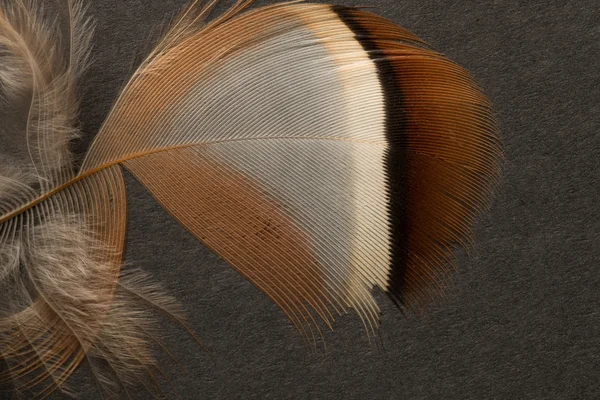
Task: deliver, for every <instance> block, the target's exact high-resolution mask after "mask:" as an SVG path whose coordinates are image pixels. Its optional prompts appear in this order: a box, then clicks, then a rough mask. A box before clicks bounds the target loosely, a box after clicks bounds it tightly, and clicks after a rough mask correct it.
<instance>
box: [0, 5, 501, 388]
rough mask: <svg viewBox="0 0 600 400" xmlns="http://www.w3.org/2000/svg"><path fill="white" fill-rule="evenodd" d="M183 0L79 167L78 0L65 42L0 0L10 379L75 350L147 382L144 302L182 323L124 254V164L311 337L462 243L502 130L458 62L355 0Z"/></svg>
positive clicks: (398, 298)
mask: <svg viewBox="0 0 600 400" xmlns="http://www.w3.org/2000/svg"><path fill="white" fill-rule="evenodd" d="M197 3H198V2H197V1H196V2H194V3H193V4H192V5H191V6H190V7H188V8H187V9H185V10H184V11H183V12H182V14H181V15H180V17H179V18H178V19H176V20H175V22H174V23H173V24H172V25H171V27H170V29H169V30H168V31H167V32H166V33H165V35H164V36H163V38H162V39H161V40H160V41H159V42H158V44H157V45H156V47H155V49H154V50H153V51H152V52H151V53H150V54H149V55H148V57H147V58H146V60H144V62H143V63H142V64H141V66H140V67H139V69H138V70H137V71H136V72H135V73H134V75H133V76H132V78H131V79H130V81H129V82H128V83H127V85H126V86H125V88H124V89H123V91H122V93H121V95H120V96H119V98H118V99H117V101H116V102H115V104H114V106H113V108H112V110H111V111H110V113H109V115H108V117H107V119H106V121H105V122H104V124H103V125H102V127H101V129H100V131H99V132H98V134H97V135H96V137H95V139H94V141H93V143H92V145H91V147H90V149H89V151H88V153H87V155H86V157H85V159H84V160H83V163H82V165H81V168H80V170H79V171H77V172H75V171H74V169H73V163H72V161H71V158H70V155H68V154H67V153H66V150H65V149H66V147H65V143H66V141H67V140H68V139H69V138H71V137H72V136H73V132H75V131H76V128H74V127H73V120H74V115H75V112H76V99H75V97H74V85H75V83H74V82H75V81H76V77H77V76H78V74H80V71H81V68H80V67H81V66H82V65H85V59H86V54H87V52H86V50H85V44H86V43H88V42H89V37H90V36H89V33H86V32H87V31H86V29H87V28H89V26H90V24H89V22H87V19H86V18H85V17H83V16H81V15H82V10H83V7H82V5H81V3H78V2H77V3H72V4H71V3H70V7H69V10H70V13H69V14H70V17H71V21H72V22H71V30H70V31H71V40H70V48H71V50H70V52H69V54H70V55H69V56H68V60H69V61H68V62H65V60H64V59H61V58H59V56H58V52H57V51H48V50H49V49H57V48H58V46H57V45H56V43H53V42H52V39H51V38H52V35H50V33H49V32H51V31H52V28H50V27H47V26H46V25H44V24H40V23H39V21H37V20H36V19H35V18H34V17H32V15H34V14H35V12H33V11H31V8H30V7H29V6H28V7H26V6H25V5H23V4H22V3H18V4H19V6H17V7H16V8H15V9H13V11H11V12H3V13H2V14H0V17H1V18H0V21H1V22H0V36H2V37H3V38H2V39H0V40H3V41H2V42H0V43H3V44H4V43H8V44H9V45H3V47H0V48H2V49H3V50H2V52H0V57H3V56H4V54H8V55H6V57H9V58H10V62H9V63H7V67H5V68H3V69H0V82H1V83H2V85H3V87H6V92H7V93H8V95H7V96H8V97H9V98H10V96H14V94H15V93H19V91H26V92H27V91H28V92H29V93H30V95H31V98H32V99H33V100H32V102H31V107H30V108H29V110H30V112H29V114H30V115H32V117H31V118H29V119H28V126H27V129H26V132H25V137H26V138H27V140H28V149H29V153H30V156H31V157H30V164H31V166H30V167H28V168H29V169H27V168H24V169H22V170H21V169H19V170H16V171H9V172H6V173H5V177H4V178H2V180H0V189H1V190H2V192H0V205H1V206H2V208H0V242H1V243H2V246H3V247H2V248H3V249H5V250H3V251H2V252H1V253H0V257H1V258H0V260H1V261H2V262H3V264H2V266H1V267H0V278H2V281H3V285H7V286H10V288H11V290H10V296H11V297H10V301H9V303H8V304H9V306H10V307H8V308H6V309H7V310H8V313H7V315H5V316H4V317H5V321H6V322H5V323H4V324H3V326H7V328H6V329H3V330H2V331H1V332H0V351H2V355H3V357H4V358H5V359H8V360H9V364H10V365H11V366H12V367H11V368H10V369H9V374H11V376H12V379H15V380H19V379H21V380H24V382H25V383H24V388H29V387H32V386H36V385H38V384H39V383H40V382H41V381H42V380H50V381H51V384H49V386H47V388H46V389H44V390H43V391H42V392H40V394H41V395H44V394H45V393H47V391H46V390H52V389H53V388H55V387H61V388H64V384H65V382H66V380H67V378H68V376H69V375H70V374H71V373H72V372H73V370H74V369H75V368H76V367H77V365H78V364H79V363H80V362H81V361H82V360H83V359H87V360H88V362H89V364H90V365H91V366H92V369H93V370H94V371H96V370H97V372H96V373H97V380H98V381H99V382H100V384H101V387H102V388H103V389H102V390H103V391H104V393H105V394H106V395H107V396H114V395H116V393H117V392H118V390H120V388H122V387H123V386H126V385H127V383H126V382H131V381H136V380H137V381H141V382H142V383H143V378H142V377H141V376H142V375H143V373H144V372H145V371H147V370H149V369H150V367H151V366H152V365H153V361H152V357H151V354H150V351H149V349H148V342H149V341H150V339H149V338H151V337H153V335H154V333H153V332H152V329H151V327H152V323H151V322H150V321H151V320H152V319H151V318H152V317H151V315H150V314H148V313H146V312H144V311H143V308H139V304H137V303H136V301H138V302H139V301H140V300H144V301H145V302H146V303H151V304H154V305H155V306H156V307H158V308H159V309H161V310H162V311H166V312H167V313H169V314H171V315H173V316H175V317H176V319H177V320H178V321H181V322H182V323H183V324H184V326H185V322H183V315H182V313H181V310H180V309H179V307H178V306H177V304H176V303H175V302H174V301H173V300H172V298H170V297H169V296H167V295H164V294H162V292H161V291H160V290H158V289H155V288H154V287H153V286H151V285H150V288H148V285H149V284H147V283H145V282H146V281H145V280H142V282H138V281H136V279H130V280H129V281H127V279H124V277H123V276H122V275H123V274H122V272H120V264H121V256H122V250H123V244H124V240H125V224H124V221H125V208H126V200H125V186H124V183H123V177H122V168H126V169H127V170H128V171H129V172H131V173H132V174H133V175H134V176H135V177H136V179H138V180H139V181H140V182H141V183H142V184H143V185H144V186H145V187H146V188H147V189H148V190H149V192H150V193H151V194H152V195H153V196H154V197H155V198H156V200H157V201H158V202H159V203H160V204H161V205H162V206H163V207H164V208H165V209H166V210H167V211H168V212H169V213H170V214H171V215H172V216H173V218H175V219H176V220H177V221H178V222H179V223H180V224H181V225H182V226H183V227H184V228H186V229H187V230H188V231H189V232H190V233H192V234H193V235H194V236H195V237H197V238H198V239H199V240H200V241H201V242H202V243H204V244H205V245H206V246H208V247H209V248H211V249H212V250H214V251H215V252H216V253H217V254H219V255H220V256H221V257H223V259H225V260H226V261H227V262H228V264H229V265H230V266H231V267H232V268H234V269H236V270H237V271H239V272H240V273H241V274H242V275H243V276H245V277H246V278H247V279H248V280H250V281H251V282H252V283H254V284H255V285H256V286H257V287H258V288H260V289H261V290H262V291H263V292H264V293H265V294H266V295H267V296H269V297H270V298H271V299H272V300H273V302H274V303H275V304H277V305H278V306H279V307H280V308H281V309H282V311H283V312H284V313H285V314H286V315H287V316H288V317H289V318H290V320H291V322H292V323H293V324H294V325H295V326H296V328H297V329H298V331H299V332H300V334H301V335H302V337H303V338H304V339H305V340H306V341H307V343H309V344H313V343H315V340H316V338H317V337H318V336H319V335H320V334H321V331H322V329H323V328H324V327H326V328H329V329H331V328H332V326H333V323H334V320H335V318H336V316H337V315H339V314H341V313H344V312H346V311H347V310H348V309H353V310H355V311H356V312H357V314H358V315H359V317H360V318H361V319H362V321H363V324H364V327H365V330H366V332H367V334H368V335H369V336H372V335H375V334H376V332H377V328H378V326H379V306H378V304H377V303H376V301H375V299H374V297H373V295H372V290H373V289H374V288H379V289H380V290H383V291H384V292H386V293H388V294H389V296H390V297H391V298H392V300H393V301H395V302H396V304H397V305H398V306H399V307H400V308H402V309H409V310H415V311H419V310H422V309H424V308H425V307H426V305H427V304H428V303H430V302H431V301H434V300H435V299H436V298H437V297H438V296H439V295H440V294H441V293H442V292H443V290H444V288H445V287H446V285H447V282H448V280H449V278H450V272H451V271H452V270H453V269H454V268H455V264H456V259H455V255H454V249H455V247H456V246H457V245H459V246H463V247H466V248H469V247H470V246H472V227H473V224H474V221H475V218H476V217H477V215H478V214H480V213H481V212H482V211H483V210H485V209H486V208H487V207H489V202H490V196H491V194H492V192H493V190H494V188H495V186H496V185H497V184H498V180H499V177H500V164H501V158H502V148H501V142H500V138H499V133H498V126H497V123H496V121H495V119H494V117H493V114H492V108H491V105H490V104H489V102H488V100H487V98H486V97H485V95H484V94H483V92H482V90H481V89H480V88H479V87H478V86H477V84H476V83H474V80H473V79H472V78H471V76H470V75H469V74H468V72H466V71H465V70H464V69H463V68H461V67H460V66H458V65H457V64H455V63H453V62H452V61H450V60H448V59H447V58H446V57H444V56H443V55H442V54H440V53H438V52H437V51H435V50H433V49H432V48H431V47H430V46H429V45H427V44H426V43H424V42H423V41H422V40H421V39H420V38H418V37H417V36H415V35H414V34H412V33H410V32H408V31H407V30H405V29H403V28H401V27H398V26H397V25H395V24H394V23H392V22H391V21H388V20H386V19H384V18H381V17H378V16H376V15H374V14H371V13H368V12H365V11H363V10H360V9H356V8H350V7H342V6H329V5H322V4H307V3H302V2H290V3H280V4H274V5H271V6H268V7H263V8H258V9H255V10H252V11H248V12H244V11H245V10H246V9H247V7H248V6H249V5H250V4H251V1H250V0H240V1H238V2H237V3H236V4H235V5H234V6H233V7H232V8H231V9H230V10H228V11H227V12H225V13H224V14H222V15H221V16H219V17H217V18H215V19H213V20H212V21H208V20H207V17H208V15H209V14H210V12H211V10H212V8H213V7H214V5H215V4H216V0H215V1H210V2H208V3H207V5H206V6H204V7H200V6H199V5H198V4H197ZM17 65H29V69H26V70H23V69H22V68H21V69H19V68H17V67H16V66H17ZM20 71H25V72H20ZM17 75H18V76H17ZM31 110H33V111H31ZM65 160H66V161H65ZM22 171H31V172H22ZM11 174H12V175H11ZM30 176H34V177H36V178H37V182H36V183H31V179H30V178H29V177H30ZM26 177H27V178H26ZM130 286H132V287H133V288H131V287H130ZM121 292H123V294H124V295H126V296H125V297H123V296H122V294H121ZM132 293H134V294H136V295H134V296H132ZM131 297H133V299H131ZM116 327H119V328H118V329H117V328H116ZM122 327H126V328H122ZM98 360H103V362H104V363H107V364H108V365H109V366H110V367H111V368H110V369H109V371H108V372H106V369H105V368H104V369H103V368H100V367H98V368H95V367H94V366H95V365H96V364H97V362H98ZM32 371H34V372H35V374H34V376H33V377H31V373H32ZM36 374H37V375H36ZM120 382H123V383H120Z"/></svg>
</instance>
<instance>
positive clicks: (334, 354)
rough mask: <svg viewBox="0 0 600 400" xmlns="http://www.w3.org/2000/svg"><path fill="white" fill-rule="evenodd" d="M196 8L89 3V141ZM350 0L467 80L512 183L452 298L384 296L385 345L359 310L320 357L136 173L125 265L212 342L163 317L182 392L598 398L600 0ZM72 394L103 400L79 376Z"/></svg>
mask: <svg viewBox="0 0 600 400" xmlns="http://www.w3.org/2000/svg"><path fill="white" fill-rule="evenodd" d="M186 2H187V1H186V0H177V1H173V0H171V1H164V0H153V1H150V0H146V1H142V0H127V1H125V0H94V1H90V3H91V10H90V11H91V14H92V15H93V16H94V17H95V18H96V20H97V29H96V36H95V41H94V53H93V54H94V64H93V66H92V67H91V68H90V70H89V71H88V73H87V75H86V77H85V79H84V81H83V82H82V90H83V93H82V94H83V104H82V108H81V116H80V118H81V122H82V124H83V127H84V131H85V133H86V137H87V140H88V141H89V139H90V138H91V137H93V134H94V133H95V132H97V130H98V128H99V125H100V124H101V122H102V121H103V119H104V118H105V116H106V114H107V112H108V110H109V107H110V105H111V104H112V102H113V101H114V100H115V98H116V96H117V93H118V91H119V89H120V87H121V86H122V85H123V84H124V82H125V81H126V79H127V77H128V76H129V75H130V74H131V73H132V72H133V69H134V66H135V65H136V64H137V63H139V61H140V59H141V57H142V56H143V55H144V54H145V53H146V49H149V48H151V44H150V43H151V39H150V38H151V37H153V35H152V32H155V31H156V29H154V28H153V27H155V26H157V25H159V24H160V23H161V22H164V21H166V20H168V19H169V18H168V16H169V15H171V14H172V13H174V12H175V10H176V9H178V7H179V6H181V5H183V4H184V3H186ZM339 4H345V5H362V6H364V5H366V6H371V7H373V11H374V12H376V13H379V14H382V15H384V16H386V17H388V18H390V19H392V20H393V21H395V22H396V23H398V24H400V25H403V26H405V27H407V28H409V29H411V30H413V31H414V32H416V33H417V34H418V35H420V36H421V37H423V38H424V39H426V40H427V41H429V42H430V43H431V44H432V45H433V46H434V47H436V48H437V49H439V50H440V51H442V52H444V53H445V54H447V55H448V56H449V57H450V58H452V59H453V60H455V61H457V62H458V63H460V64H461V65H463V66H465V67H466V68H467V69H469V70H471V71H472V72H473V74H474V75H475V76H476V78H477V79H478V81H479V82H480V84H481V85H482V86H483V87H484V88H485V90H486V92H487V93H488V95H489V97H490V98H491V100H492V102H493V103H494V104H495V107H496V110H497V115H498V118H499V120H500V121H501V124H502V131H503V136H504V143H505V151H506V164H505V171H504V183H503V185H502V188H501V190H500V192H499V193H498V194H497V196H496V197H495V201H494V204H493V207H492V209H491V211H490V212H489V213H486V214H485V215H483V216H482V217H481V218H480V219H479V220H478V223H477V227H476V243H477V248H476V251H475V252H474V254H473V255H472V257H471V258H467V257H466V256H465V255H464V254H463V253H461V257H460V258H461V268H460V271H459V272H458V273H457V274H456V275H455V279H454V285H453V286H451V288H450V289H449V290H448V292H447V294H446V297H445V299H444V301H442V302H441V303H440V304H438V305H436V306H434V307H433V308H432V310H431V311H430V312H429V313H427V314H426V315H423V316H416V315H408V316H406V317H405V316H402V314H401V313H399V312H398V311H397V310H396V309H395V307H394V306H393V305H392V304H391V302H390V301H388V300H387V298H386V297H385V296H383V295H379V298H380V303H381V306H382V310H383V315H382V321H383V328H382V330H381V340H380V342H379V343H378V344H369V343H368V341H367V340H366V337H365V335H364V332H363V330H362V325H361V323H360V321H359V319H358V317H356V316H355V315H353V314H349V315H346V316H344V317H342V318H340V319H339V320H338V321H337V323H336V325H335V328H336V332H334V333H327V334H326V344H327V349H326V350H318V351H316V352H311V351H309V350H308V349H307V348H306V347H305V346H304V344H303V342H302V340H301V338H300V336H299V335H298V334H297V333H296V331H295V330H294V328H293V327H292V326H291V324H290V323H289V322H288V320H287V319H286V317H285V316H284V315H283V313H282V312H280V311H279V309H278V308H277V307H276V306H275V305H273V304H272V303H271V302H270V301H269V300H268V299H267V298H266V297H265V296H264V295H263V294H262V293H261V292H259V291H258V290H257V289H255V288H254V287H253V286H252V285H250V284H249V283H248V282H246V281H245V280H244V279H243V278H242V277H241V276H240V275H238V274H237V273H236V272H234V271H232V270H230V269H229V268H228V267H227V266H226V264H225V263H224V262H223V261H221V260H219V259H218V257H216V256H215V255H214V254H211V253H210V252H209V251H208V250H206V249H205V248H203V246H202V245H200V244H199V243H198V242H197V241H196V240H195V239H194V238H192V237H191V236H190V235H189V234H188V233H187V232H186V231H185V230H184V229H182V228H181V227H180V226H179V225H178V224H177V223H175V222H174V221H173V220H171V218H170V217H169V216H168V215H167V214H166V213H165V212H164V211H162V209H161V208H160V206H158V205H157V204H156V203H155V202H154V200H153V199H152V198H151V197H150V196H149V195H148V194H147V193H146V191H145V190H144V189H143V188H142V187H141V186H140V185H139V184H138V183H137V182H136V181H135V180H134V179H132V178H131V177H128V181H127V183H128V191H129V201H130V203H129V210H130V218H129V224H130V226H129V237H128V243H127V252H126V261H127V263H129V264H131V265H135V266H138V267H141V268H143V269H144V270H147V271H150V272H151V273H153V274H154V276H155V277H156V278H157V279H158V280H160V281H162V282H163V283H164V285H165V286H166V287H167V288H168V289H170V290H171V291H173V292H174V293H176V295H177V297H178V298H179V299H180V300H181V302H182V303H183V304H185V305H186V306H187V309H188V311H189V314H190V323H191V325H192V327H193V328H194V329H195V330H196V331H197V332H198V334H199V336H200V337H201V338H202V339H203V343H204V344H205V345H206V346H207V347H208V349H209V350H210V353H205V352H203V351H202V350H201V348H200V347H199V346H198V345H197V344H195V343H194V342H193V341H192V340H190V339H189V338H188V337H187V336H186V335H185V334H184V333H182V332H181V331H180V330H178V329H173V328H171V327H170V326H169V325H168V324H167V323H165V327H164V330H165V333H166V334H167V335H168V337H167V339H166V343H167V344H168V346H169V347H170V348H171V349H172V351H173V353H174V354H175V355H176V356H177V357H178V358H179V359H180V361H181V363H182V364H183V365H184V366H185V367H186V368H187V370H188V373H185V372H184V371H183V370H181V368H179V367H178V366H177V365H176V364H174V363H172V362H169V360H168V359H167V358H166V357H163V356H161V357H160V358H161V361H162V362H163V364H162V365H164V366H165V370H166V373H167V375H168V376H169V378H170V380H171V381H172V384H173V386H174V387H176V388H177V392H178V394H179V396H180V398H183V399H198V398H207V399H210V398H227V399H236V398H252V397H255V398H273V399H279V398H291V399H296V398H298V399H304V398H306V399H308V398H310V399H338V398H339V399H342V398H343V399H401V398H407V399H422V398H433V399H445V398H452V399H465V398H473V399H482V398H498V399H516V398H519V399H520V398H536V399H539V398H553V399H567V398H568V399H580V398H589V399H592V398H598V397H599V396H600V354H599V353H600V351H599V350H600V332H599V331H598V330H599V327H600V274H599V273H598V270H597V268H598V261H600V249H599V248H598V239H599V233H598V232H599V226H600V221H599V220H598V217H599V215H598V211H599V210H600V207H599V206H598V204H597V201H598V199H599V198H600V192H599V185H598V182H597V180H598V179H597V178H598V173H599V168H598V166H599V162H598V158H599V156H600V154H599V150H600V136H599V135H598V133H597V128H598V112H599V111H600V109H599V108H600V105H599V104H600V103H599V100H600V77H599V74H598V61H599V56H600V51H599V50H600V11H599V9H600V6H599V5H598V4H597V2H596V1H584V0H580V1H565V0H561V1H558V0H554V1H540V0H537V1H535V0H534V1H525V0H523V1H502V0H489V1H479V0H477V1H473V0H447V1H446V0H401V1H400V0H378V1H368V0H357V1H354V0H340V1H339ZM84 148H85V146H81V147H80V148H79V151H80V152H82V151H83V149H84ZM72 388H73V389H74V390H75V391H76V392H78V393H80V395H81V398H83V399H93V398H96V396H95V395H93V392H94V386H93V383H92V381H91V379H90V378H89V376H88V374H87V371H86V370H85V368H84V369H82V370H81V371H79V372H78V373H77V374H76V376H75V377H74V379H73V380H72ZM169 393H170V396H172V397H175V394H174V393H173V392H169ZM140 396H141V397H140V398H144V397H145V395H140ZM63 397H64V396H63V395H55V396H54V397H53V398H56V399H59V398H63Z"/></svg>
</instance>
